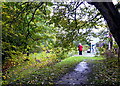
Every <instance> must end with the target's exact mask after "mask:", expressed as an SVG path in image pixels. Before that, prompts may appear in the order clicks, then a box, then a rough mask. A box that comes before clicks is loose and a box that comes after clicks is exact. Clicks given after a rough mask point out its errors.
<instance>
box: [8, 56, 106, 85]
mask: <svg viewBox="0 0 120 86" xmlns="http://www.w3.org/2000/svg"><path fill="white" fill-rule="evenodd" d="M85 59H88V60H103V59H104V58H102V57H82V56H78V57H69V58H66V59H64V60H62V61H61V62H59V63H56V64H55V65H49V66H44V67H43V68H39V69H36V68H35V67H31V68H29V71H27V70H26V71H25V72H22V71H21V73H20V74H19V73H17V72H16V76H17V75H19V76H23V75H24V76H23V77H22V78H16V79H15V80H12V78H9V79H6V82H8V81H9V83H7V84H14V85H15V84H17V85H20V84H54V81H55V80H56V79H57V78H60V77H61V76H62V75H64V74H66V73H67V72H69V71H70V70H71V68H73V67H75V66H76V65H77V64H78V63H79V62H81V61H82V60H85ZM14 70H15V69H14ZM33 70H34V71H33ZM29 72H30V73H29ZM22 74H23V75H22Z"/></svg>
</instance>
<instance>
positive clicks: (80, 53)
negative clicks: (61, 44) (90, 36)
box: [78, 43, 83, 55]
mask: <svg viewBox="0 0 120 86" xmlns="http://www.w3.org/2000/svg"><path fill="white" fill-rule="evenodd" d="M82 48H83V46H82V45H81V43H79V45H78V50H79V55H82Z"/></svg>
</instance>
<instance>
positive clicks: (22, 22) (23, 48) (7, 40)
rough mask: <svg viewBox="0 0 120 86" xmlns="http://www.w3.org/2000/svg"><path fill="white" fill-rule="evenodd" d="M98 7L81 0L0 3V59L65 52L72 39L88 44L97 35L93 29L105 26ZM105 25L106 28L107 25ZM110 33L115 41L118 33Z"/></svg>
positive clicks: (70, 46) (71, 45)
mask: <svg viewBox="0 0 120 86" xmlns="http://www.w3.org/2000/svg"><path fill="white" fill-rule="evenodd" d="M91 4H94V3H91ZM108 4H109V3H108ZM110 4H111V3H110ZM95 6H96V7H97V5H95ZM112 6H113V5H112ZM113 8H114V6H113ZM114 9H115V8H114ZM98 10H99V8H98ZM98 10H97V9H96V8H95V7H94V6H92V5H89V4H88V3H87V2H82V1H80V2H69V3H68V2H56V3H55V2H3V3H2V27H3V29H2V35H3V37H2V41H3V48H2V55H3V58H6V57H11V56H12V55H14V54H16V55H18V54H21V53H23V54H24V53H27V55H29V53H34V52H41V51H47V50H51V49H52V50H53V51H54V52H55V51H56V50H58V49H59V48H61V49H62V51H66V49H67V51H69V50H70V49H71V48H73V47H74V48H75V46H76V43H75V41H76V42H77V41H78V42H83V43H89V42H90V40H91V39H90V37H91V36H94V37H97V36H98V35H97V34H96V33H94V32H93V28H95V29H99V28H102V27H105V28H106V24H105V23H103V21H104V19H103V17H105V16H104V14H102V15H103V16H102V15H101V14H100V12H101V11H100V12H99V11H98ZM109 10H111V9H109ZM113 13H114V12H113ZM105 15H107V14H105ZM116 15H117V14H116ZM117 18H118V17H117ZM105 19H106V18H105ZM118 25H119V24H118ZM108 26H109V27H110V24H109V25H108ZM116 30H117V29H116ZM110 31H112V29H110ZM111 33H113V36H114V38H115V39H116V42H117V43H118V42H119V39H117V36H118V34H119V32H118V34H116V33H114V31H113V32H111ZM118 45H119V43H118Z"/></svg>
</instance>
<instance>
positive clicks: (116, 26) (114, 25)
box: [90, 2, 120, 58]
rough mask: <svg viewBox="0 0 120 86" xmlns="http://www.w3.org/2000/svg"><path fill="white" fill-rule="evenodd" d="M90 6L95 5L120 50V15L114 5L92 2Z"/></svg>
mask: <svg viewBox="0 0 120 86" xmlns="http://www.w3.org/2000/svg"><path fill="white" fill-rule="evenodd" d="M90 4H92V5H94V6H95V7H96V8H97V9H98V10H99V11H100V13H101V14H102V15H103V17H104V19H105V20H106V22H107V24H108V26H109V30H110V32H111V33H112V35H113V37H114V39H115V41H116V42H117V44H118V46H119V49H120V13H119V12H118V10H117V9H116V8H115V6H114V4H113V3H112V2H90ZM118 53H120V51H119V52H118ZM118 58H120V55H118Z"/></svg>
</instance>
